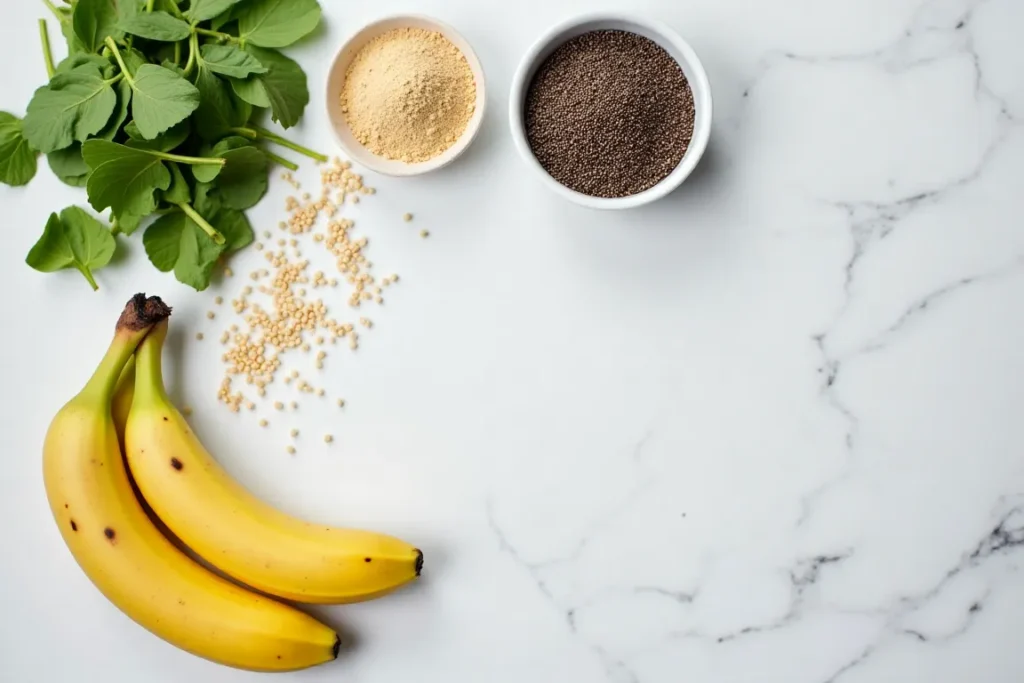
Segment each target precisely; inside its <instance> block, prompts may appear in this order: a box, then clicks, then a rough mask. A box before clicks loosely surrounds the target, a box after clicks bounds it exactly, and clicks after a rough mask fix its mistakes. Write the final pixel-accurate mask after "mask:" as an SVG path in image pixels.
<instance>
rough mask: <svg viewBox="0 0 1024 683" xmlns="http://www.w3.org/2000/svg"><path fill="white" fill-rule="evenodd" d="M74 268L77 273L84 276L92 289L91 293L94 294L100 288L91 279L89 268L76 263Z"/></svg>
mask: <svg viewBox="0 0 1024 683" xmlns="http://www.w3.org/2000/svg"><path fill="white" fill-rule="evenodd" d="M75 268H77V269H78V272H80V273H81V274H82V275H84V276H85V279H86V280H88V281H89V285H90V286H91V287H92V291H94V292H95V291H96V290H98V289H99V288H100V286H99V285H98V284H96V280H95V279H94V278H93V276H92V271H91V270H89V266H86V265H83V264H81V263H79V262H78V261H75Z"/></svg>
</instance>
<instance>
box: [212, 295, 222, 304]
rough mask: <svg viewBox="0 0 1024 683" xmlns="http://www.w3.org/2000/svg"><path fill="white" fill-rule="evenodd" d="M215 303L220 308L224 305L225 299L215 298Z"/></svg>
mask: <svg viewBox="0 0 1024 683" xmlns="http://www.w3.org/2000/svg"><path fill="white" fill-rule="evenodd" d="M213 303H215V304H217V305H218V306H220V305H221V304H222V303H224V297H222V296H218V297H214V299H213Z"/></svg>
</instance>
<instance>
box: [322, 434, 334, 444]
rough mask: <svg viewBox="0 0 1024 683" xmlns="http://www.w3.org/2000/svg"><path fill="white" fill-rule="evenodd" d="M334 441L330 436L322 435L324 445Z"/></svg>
mask: <svg viewBox="0 0 1024 683" xmlns="http://www.w3.org/2000/svg"><path fill="white" fill-rule="evenodd" d="M332 441H334V437H333V436H331V435H330V434H324V443H331V442H332Z"/></svg>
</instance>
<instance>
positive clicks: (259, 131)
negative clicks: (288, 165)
mask: <svg viewBox="0 0 1024 683" xmlns="http://www.w3.org/2000/svg"><path fill="white" fill-rule="evenodd" d="M252 129H253V130H254V131H255V132H256V135H258V136H259V137H261V138H263V139H264V140H269V141H270V142H273V143H274V144H278V145H281V146H282V147H287V148H288V149H290V150H292V151H293V152H298V153H299V154H303V155H305V156H307V157H309V158H310V159H316V160H317V161H319V162H321V163H323V162H325V161H327V155H326V154H320V153H319V152H314V151H313V150H311V149H309V148H307V147H303V146H302V145H299V144H296V143H294V142H292V141H291V140H285V139H284V138H283V137H281V136H280V135H277V134H276V133H271V132H270V131H269V130H267V129H266V128H261V127H260V126H253V128H252Z"/></svg>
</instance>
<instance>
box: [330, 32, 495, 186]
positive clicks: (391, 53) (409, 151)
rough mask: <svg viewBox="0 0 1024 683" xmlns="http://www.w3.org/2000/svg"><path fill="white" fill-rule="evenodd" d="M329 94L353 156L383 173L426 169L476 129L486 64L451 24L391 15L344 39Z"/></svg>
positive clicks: (455, 151)
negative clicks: (482, 65) (484, 65)
mask: <svg viewBox="0 0 1024 683" xmlns="http://www.w3.org/2000/svg"><path fill="white" fill-rule="evenodd" d="M326 100H327V116H328V119H329V120H330V122H331V127H332V129H333V130H334V135H335V138H336V139H337V141H338V144H339V145H340V146H341V148H342V150H343V151H344V152H345V154H346V155H347V156H348V157H349V158H351V159H352V160H353V161H355V162H356V163H358V164H360V165H362V166H365V167H366V168H368V169H370V170H372V171H376V172H378V173H383V174H385V175H391V176H413V175H420V174H422V173H427V172H429V171H433V170H436V169H438V168H441V167H442V166H445V165H447V164H449V163H451V162H452V161H454V160H455V158H456V157H458V156H459V155H460V154H462V152H464V151H465V150H466V148H467V147H469V144H470V143H471V142H472V141H473V138H474V137H476V134H477V131H479V129H480V123H481V122H482V121H483V116H484V103H485V85H484V72H483V68H482V67H481V66H480V60H479V59H477V56H476V53H475V52H474V51H473V48H472V47H470V45H469V43H468V42H466V39H465V38H463V37H462V36H461V35H460V34H459V33H458V31H456V30H455V29H454V28H452V27H451V26H449V25H447V24H445V23H444V22H441V21H438V20H436V19H433V18H431V17H426V16H420V15H399V16H392V17H387V18H385V19H381V20H379V21H375V22H373V23H372V24H369V25H368V26H366V27H364V28H363V29H361V30H360V31H359V32H357V33H356V34H355V35H353V36H352V37H351V38H349V39H348V40H347V41H345V43H344V44H343V45H342V46H341V49H340V50H338V53H337V54H336V55H335V57H334V62H333V63H332V64H331V68H330V71H329V72H328V74H327V98H326Z"/></svg>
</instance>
